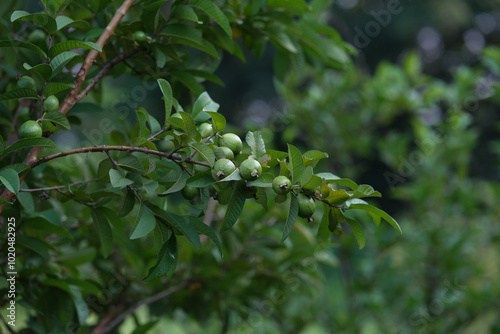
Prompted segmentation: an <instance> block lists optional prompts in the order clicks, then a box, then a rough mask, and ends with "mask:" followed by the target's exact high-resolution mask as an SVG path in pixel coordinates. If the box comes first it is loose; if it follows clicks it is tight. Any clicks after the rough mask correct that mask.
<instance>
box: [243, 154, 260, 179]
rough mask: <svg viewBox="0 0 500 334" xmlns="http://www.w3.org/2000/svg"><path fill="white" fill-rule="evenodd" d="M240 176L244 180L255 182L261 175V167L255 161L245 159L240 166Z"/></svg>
mask: <svg viewBox="0 0 500 334" xmlns="http://www.w3.org/2000/svg"><path fill="white" fill-rule="evenodd" d="M240 174H241V177H242V178H244V179H245V180H249V181H252V180H255V179H257V178H258V177H259V176H260V175H261V174H262V166H261V165H260V163H259V162H258V161H257V160H255V159H252V158H249V159H246V160H244V161H243V162H242V163H241V164H240Z"/></svg>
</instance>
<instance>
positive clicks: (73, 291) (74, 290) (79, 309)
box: [68, 285, 90, 325]
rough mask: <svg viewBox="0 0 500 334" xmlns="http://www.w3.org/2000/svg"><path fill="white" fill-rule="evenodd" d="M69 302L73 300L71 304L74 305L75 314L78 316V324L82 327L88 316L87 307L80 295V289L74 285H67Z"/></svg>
mask: <svg viewBox="0 0 500 334" xmlns="http://www.w3.org/2000/svg"><path fill="white" fill-rule="evenodd" d="M68 288H69V291H70V296H71V300H73V304H74V305H75V309H76V314H77V316H78V322H79V324H80V325H84V324H85V322H86V321H87V318H88V316H89V313H90V311H89V307H88V306H87V303H86V302H85V300H84V299H83V297H82V293H81V292H80V289H79V288H78V287H76V286H74V285H68Z"/></svg>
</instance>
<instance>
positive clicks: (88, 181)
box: [19, 179, 100, 192]
mask: <svg viewBox="0 0 500 334" xmlns="http://www.w3.org/2000/svg"><path fill="white" fill-rule="evenodd" d="M99 180H100V179H92V180H86V181H78V182H75V183H71V184H67V185H65V186H55V187H45V188H36V189H19V191H21V192H38V191H49V190H57V189H64V188H66V187H72V186H76V185H79V184H83V183H90V182H97V181H99Z"/></svg>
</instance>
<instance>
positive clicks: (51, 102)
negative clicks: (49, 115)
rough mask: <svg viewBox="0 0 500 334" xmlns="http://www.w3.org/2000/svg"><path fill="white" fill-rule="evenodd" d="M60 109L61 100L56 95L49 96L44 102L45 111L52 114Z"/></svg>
mask: <svg viewBox="0 0 500 334" xmlns="http://www.w3.org/2000/svg"><path fill="white" fill-rule="evenodd" d="M58 109H59V100H58V99H57V97H55V96H54V95H51V96H49V97H48V98H46V99H45V101H43V111H46V112H51V111H57V110H58Z"/></svg>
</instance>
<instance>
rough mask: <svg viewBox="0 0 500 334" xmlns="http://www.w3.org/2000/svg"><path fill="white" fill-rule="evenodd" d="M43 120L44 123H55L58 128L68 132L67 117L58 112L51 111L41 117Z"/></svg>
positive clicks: (69, 126)
mask: <svg viewBox="0 0 500 334" xmlns="http://www.w3.org/2000/svg"><path fill="white" fill-rule="evenodd" d="M43 120H44V121H51V122H52V123H55V124H56V125H57V126H58V127H60V128H61V129H63V130H70V129H71V125H70V124H69V121H68V117H66V115H64V114H62V113H60V112H58V111H51V112H48V113H46V114H45V115H43Z"/></svg>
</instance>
